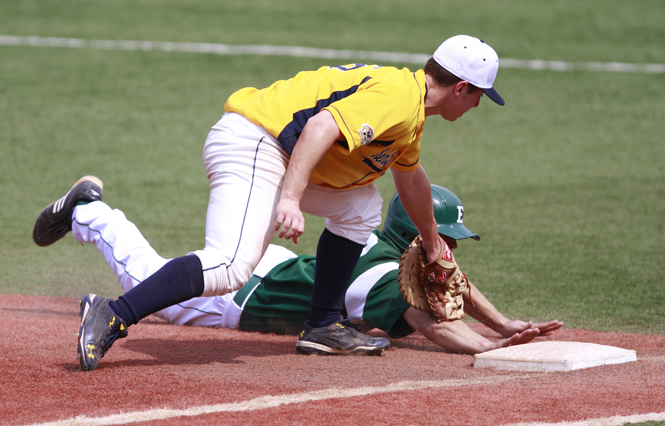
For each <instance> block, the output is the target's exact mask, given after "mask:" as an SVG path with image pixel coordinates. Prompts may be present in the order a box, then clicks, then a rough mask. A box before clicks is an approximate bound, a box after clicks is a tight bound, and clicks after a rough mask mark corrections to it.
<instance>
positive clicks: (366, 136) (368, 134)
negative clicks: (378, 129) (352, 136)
mask: <svg viewBox="0 0 665 426" xmlns="http://www.w3.org/2000/svg"><path fill="white" fill-rule="evenodd" d="M358 133H359V134H360V144H361V145H367V144H369V143H371V142H372V141H373V140H374V129H372V126H370V125H369V124H363V125H362V126H361V127H360V130H358Z"/></svg>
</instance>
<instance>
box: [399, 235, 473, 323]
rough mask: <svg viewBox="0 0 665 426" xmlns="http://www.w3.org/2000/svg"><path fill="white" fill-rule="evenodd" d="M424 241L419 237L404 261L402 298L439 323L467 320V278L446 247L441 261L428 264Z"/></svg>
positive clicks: (402, 263)
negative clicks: (430, 315)
mask: <svg viewBox="0 0 665 426" xmlns="http://www.w3.org/2000/svg"><path fill="white" fill-rule="evenodd" d="M422 241H423V240H422V238H421V237H420V236H417V237H416V238H415V239H414V240H413V242H411V244H410V245H409V247H407V249H406V250H405V251H404V253H403V254H402V256H401V258H400V261H399V270H398V275H397V276H398V282H399V290H400V292H401V293H402V297H403V298H404V300H406V302H407V303H408V304H409V305H411V306H413V307H414V308H416V309H418V310H420V311H423V312H430V313H432V314H434V316H435V317H436V318H437V321H438V322H443V321H453V320H456V319H461V318H464V299H463V297H462V295H463V293H464V291H465V290H466V288H467V287H468V284H467V283H468V280H467V278H466V274H464V273H462V272H461V271H460V269H459V267H458V266H457V263H456V262H455V258H454V257H453V253H452V251H451V250H450V248H449V247H448V246H447V245H445V244H444V247H443V248H442V251H441V254H440V255H439V256H438V259H437V260H435V261H433V262H430V263H426V262H427V256H426V254H425V251H424V250H423V248H422Z"/></svg>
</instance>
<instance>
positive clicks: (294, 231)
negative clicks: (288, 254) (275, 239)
mask: <svg viewBox="0 0 665 426" xmlns="http://www.w3.org/2000/svg"><path fill="white" fill-rule="evenodd" d="M304 228H305V224H304V223H303V221H302V220H300V219H299V218H293V219H292V220H291V223H290V224H289V230H288V232H287V233H286V234H285V235H284V238H286V239H287V240H288V239H293V242H294V243H295V242H297V240H298V238H299V237H300V236H301V235H302V233H303V231H304Z"/></svg>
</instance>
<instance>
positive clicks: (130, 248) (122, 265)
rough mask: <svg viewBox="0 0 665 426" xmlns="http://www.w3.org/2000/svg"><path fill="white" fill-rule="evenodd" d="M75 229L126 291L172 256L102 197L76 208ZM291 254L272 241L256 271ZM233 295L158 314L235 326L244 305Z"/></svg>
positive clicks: (196, 323)
mask: <svg viewBox="0 0 665 426" xmlns="http://www.w3.org/2000/svg"><path fill="white" fill-rule="evenodd" d="M72 233H73V235H74V238H75V239H76V241H78V242H80V243H91V244H95V246H97V249H98V250H99V251H100V253H102V255H103V256H104V259H105V260H106V262H107V263H108V264H109V266H111V269H112V270H113V272H114V273H115V275H116V276H117V278H118V281H119V282H120V286H121V287H122V290H123V292H125V293H126V292H128V291H129V290H131V289H132V288H134V287H135V286H136V285H138V284H139V283H141V282H142V281H143V280H144V279H146V278H147V277H149V276H150V275H152V274H153V273H155V272H156V271H158V270H159V269H160V268H161V267H162V266H164V264H165V263H166V262H168V261H169V260H170V259H165V258H163V257H161V256H160V255H159V254H158V253H157V252H156V251H155V250H154V249H153V248H152V247H151V246H150V244H149V243H148V241H147V240H146V239H145V238H144V237H143V235H142V234H141V232H140V231H139V230H138V228H137V227H136V226H135V225H134V224H133V223H132V222H130V221H129V220H127V218H126V217H125V215H124V213H123V212H122V211H120V210H112V209H111V208H110V207H109V206H108V205H107V204H105V203H104V202H102V201H96V202H94V203H90V204H87V205H84V206H77V207H76V208H75V209H74V222H73V223H72ZM292 257H295V254H294V253H293V252H291V251H290V250H288V249H286V248H284V247H281V246H275V245H271V246H270V247H269V249H268V250H267V252H266V254H265V256H264V257H263V259H261V262H260V263H259V264H258V266H257V267H256V269H255V271H254V273H255V274H256V275H258V276H259V277H264V276H265V275H266V274H267V273H268V272H269V271H270V270H271V269H272V268H274V267H275V266H276V265H278V264H279V263H281V262H284V261H285V260H288V259H290V258H292ZM234 295H235V293H229V294H226V295H223V296H214V297H197V298H194V299H191V300H188V301H186V302H182V303H179V304H177V305H174V306H171V307H168V308H166V309H163V310H161V311H159V312H157V313H155V315H156V316H158V317H160V318H163V319H165V320H166V321H168V322H170V323H173V324H180V325H192V326H205V327H218V328H219V327H226V328H234V329H235V328H237V327H238V323H239V321H240V314H241V313H242V308H243V306H238V305H236V304H235V303H234V301H233V297H234Z"/></svg>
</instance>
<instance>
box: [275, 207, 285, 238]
mask: <svg viewBox="0 0 665 426" xmlns="http://www.w3.org/2000/svg"><path fill="white" fill-rule="evenodd" d="M282 223H284V214H282V213H280V214H278V215H277V218H276V219H275V226H274V228H275V232H277V231H279V227H280V226H282ZM280 238H282V236H281V235H280Z"/></svg>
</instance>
